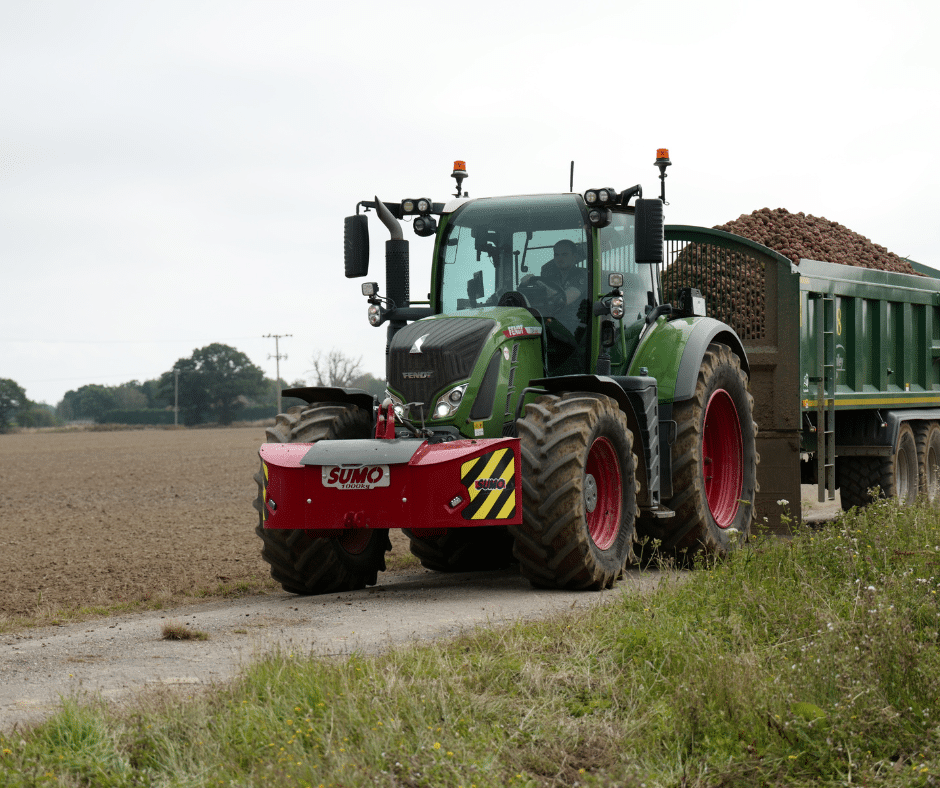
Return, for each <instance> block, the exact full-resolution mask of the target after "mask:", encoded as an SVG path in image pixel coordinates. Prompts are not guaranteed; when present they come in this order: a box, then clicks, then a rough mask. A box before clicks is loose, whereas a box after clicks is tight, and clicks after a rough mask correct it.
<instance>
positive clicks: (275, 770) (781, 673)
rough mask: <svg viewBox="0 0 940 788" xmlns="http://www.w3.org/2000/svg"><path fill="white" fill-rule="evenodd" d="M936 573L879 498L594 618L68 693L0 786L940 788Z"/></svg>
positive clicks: (919, 522)
mask: <svg viewBox="0 0 940 788" xmlns="http://www.w3.org/2000/svg"><path fill="white" fill-rule="evenodd" d="M938 566H940V519H938V516H937V513H936V512H935V511H933V510H930V509H927V508H920V507H914V508H911V509H906V510H899V509H898V508H897V507H896V506H895V505H894V504H893V503H892V502H878V503H876V504H874V505H873V506H871V507H870V508H869V509H867V510H864V511H861V512H855V511H853V512H851V513H849V514H848V515H846V516H844V517H843V518H842V519H840V520H839V521H838V522H837V523H836V524H834V525H830V526H827V527H826V528H824V529H821V530H817V531H813V530H807V529H805V528H801V529H798V531H797V533H796V535H795V537H794V538H793V539H792V540H788V541H782V540H772V539H767V540H761V541H757V542H755V543H753V544H751V545H749V546H748V547H746V548H745V549H743V550H741V551H740V552H738V553H736V554H735V555H734V556H732V558H731V559H730V560H728V561H725V562H723V563H721V564H718V565H715V566H712V567H707V568H704V569H703V571H697V572H693V573H692V574H691V576H689V577H688V578H687V579H686V581H685V582H683V583H679V584H675V585H669V586H668V587H663V588H661V589H660V590H658V591H655V592H651V593H648V594H643V595H633V594H631V595H627V594H624V595H623V596H622V597H620V598H618V599H617V600H616V601H614V602H613V603H611V604H609V605H606V606H604V607H597V608H594V609H592V610H591V611H590V612H589V613H587V614H583V613H578V614H569V615H564V616H556V617H554V618H552V619H550V620H546V621H541V622H537V623H529V624H519V625H515V626H511V627H506V628H502V629H497V630H479V631H476V632H474V633H471V634H468V635H466V636H463V637H460V638H457V639H455V640H453V641H450V642H447V643H445V644H438V645H436V646H422V647H414V648H408V649H401V650H396V651H393V652H391V653H389V654H386V655H383V656H379V657H372V658H364V657H354V658H351V659H348V660H344V661H341V662H337V661H325V660H320V659H310V658H307V657H306V656H305V655H302V654H297V653H288V652H283V653H280V654H278V655H275V656H273V657H271V658H269V659H266V660H264V661H262V662H259V663H257V664H255V665H253V666H252V667H251V668H250V669H248V670H247V671H246V672H245V673H244V675H243V676H242V677H241V678H240V679H239V680H238V681H236V682H233V683H231V684H229V685H226V686H224V687H221V688H218V689H216V690H213V691H211V692H206V693H203V694H201V695H198V696H197V697H194V698H189V699H183V698H181V697H179V696H177V695H161V696H158V697H151V698H150V699H148V700H142V701H141V703H140V705H139V706H138V707H137V708H135V709H134V710H133V711H120V710H116V709H111V708H108V707H104V706H96V705H94V704H92V705H87V704H82V703H79V702H77V701H68V702H66V703H65V705H64V708H63V710H62V712H61V713H59V714H57V715H56V716H55V717H53V718H52V719H50V720H49V721H48V722H46V723H44V724H43V725H41V726H39V727H37V728H36V729H34V730H32V731H30V732H27V733H24V734H19V733H18V734H16V735H8V736H0V768H2V769H3V772H2V779H0V784H3V785H35V784H44V783H46V782H48V783H58V784H62V785H96V786H112V785H113V786H123V785H200V786H216V785H218V786H223V785H224V786H229V785H239V786H248V785H285V786H321V785H322V786H330V785H334V786H360V785H361V786H373V785H379V786H466V787H467V788H470V787H471V786H479V787H480V788H482V786H574V785H588V786H594V785H597V786H600V785H603V786H613V785H619V786H643V785H645V786H745V785H755V786H756V785H761V786H765V785H766V786H820V785H824V786H836V785H840V786H841V785H851V784H864V785H869V786H873V785H885V786H921V785H923V786H926V785H934V784H936V781H937V780H938V779H940V650H938V621H940V607H938V601H937V597H938V585H940V571H938Z"/></svg>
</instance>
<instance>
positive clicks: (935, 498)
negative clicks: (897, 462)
mask: <svg viewBox="0 0 940 788" xmlns="http://www.w3.org/2000/svg"><path fill="white" fill-rule="evenodd" d="M914 438H915V440H916V443H917V462H918V465H919V466H920V493H921V495H923V496H924V497H925V498H926V499H927V501H928V502H929V503H931V504H937V503H940V424H938V423H937V422H935V421H924V422H921V423H920V424H918V425H917V429H916V430H915V431H914Z"/></svg>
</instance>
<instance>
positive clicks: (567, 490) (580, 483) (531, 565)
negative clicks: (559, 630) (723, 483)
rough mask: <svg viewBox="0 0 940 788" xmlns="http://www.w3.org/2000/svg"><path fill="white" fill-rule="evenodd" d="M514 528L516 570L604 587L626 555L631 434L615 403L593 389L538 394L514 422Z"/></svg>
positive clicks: (543, 583) (632, 502)
mask: <svg viewBox="0 0 940 788" xmlns="http://www.w3.org/2000/svg"><path fill="white" fill-rule="evenodd" d="M516 428H517V430H518V433H519V440H520V444H521V455H522V505H523V521H522V524H521V525H517V526H512V525H511V526H509V530H510V533H511V534H512V536H513V537H514V538H515V546H514V553H515V556H516V558H518V559H519V564H520V568H521V570H522V574H523V575H524V576H525V577H527V578H528V579H529V581H530V582H531V583H532V584H533V585H535V586H539V587H545V588H569V589H592V590H600V589H604V588H610V587H611V586H612V585H613V584H614V582H615V581H616V580H617V578H619V577H620V575H621V574H622V572H623V569H624V566H625V565H626V562H627V561H628V560H630V559H631V558H632V548H633V538H634V534H635V525H636V465H637V461H636V457H634V455H633V436H632V434H631V432H630V430H629V428H628V427H627V421H626V418H625V417H624V415H623V413H622V412H621V411H620V409H619V408H618V406H617V403H616V402H615V401H614V400H613V399H611V398H610V397H607V396H604V395H602V394H594V393H584V392H579V393H566V394H563V395H561V396H555V395H544V396H541V397H539V398H538V399H537V400H536V401H535V402H534V403H532V404H530V405H527V406H526V412H525V416H524V417H523V418H521V419H520V420H519V421H517V422H516Z"/></svg>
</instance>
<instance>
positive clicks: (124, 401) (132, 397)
mask: <svg viewBox="0 0 940 788" xmlns="http://www.w3.org/2000/svg"><path fill="white" fill-rule="evenodd" d="M112 393H113V394H114V403H115V405H116V407H117V408H118V409H120V410H141V409H143V408H146V407H147V395H146V394H145V393H144V392H143V391H141V386H140V383H138V382H137V381H136V380H132V381H130V382H129V383H122V384H121V385H120V386H115V387H114V388H113V389H112Z"/></svg>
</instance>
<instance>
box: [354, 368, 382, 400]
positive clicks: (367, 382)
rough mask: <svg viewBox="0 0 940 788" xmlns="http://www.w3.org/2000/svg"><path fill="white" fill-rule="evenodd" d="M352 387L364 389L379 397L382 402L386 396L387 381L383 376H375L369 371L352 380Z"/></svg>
mask: <svg viewBox="0 0 940 788" xmlns="http://www.w3.org/2000/svg"><path fill="white" fill-rule="evenodd" d="M352 387H353V388H354V389H363V390H365V391H368V392H369V393H370V394H372V395H374V396H376V397H378V398H379V402H381V401H382V399H384V397H385V389H386V383H385V381H384V380H382V379H381V378H377V377H375V375H370V374H369V373H368V372H366V373H365V374H364V375H360V376H359V377H358V378H356V379H355V380H354V381H353V382H352Z"/></svg>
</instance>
